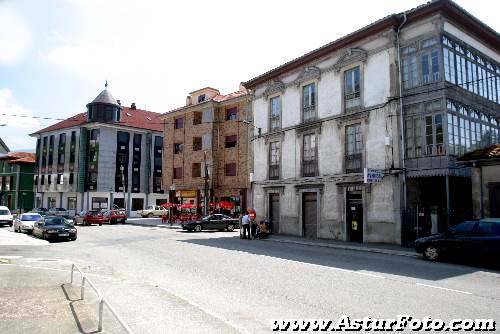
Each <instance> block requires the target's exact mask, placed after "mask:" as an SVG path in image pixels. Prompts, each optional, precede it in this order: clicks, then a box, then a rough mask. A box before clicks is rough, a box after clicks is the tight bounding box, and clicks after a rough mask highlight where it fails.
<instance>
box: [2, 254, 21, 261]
mask: <svg viewBox="0 0 500 334" xmlns="http://www.w3.org/2000/svg"><path fill="white" fill-rule="evenodd" d="M20 258H22V256H19V255H0V259H9V260H14V259H20Z"/></svg>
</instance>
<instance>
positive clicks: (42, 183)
mask: <svg viewBox="0 0 500 334" xmlns="http://www.w3.org/2000/svg"><path fill="white" fill-rule="evenodd" d="M40 184H41V185H42V186H43V185H44V184H45V175H42V179H41V180H40Z"/></svg>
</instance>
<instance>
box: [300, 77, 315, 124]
mask: <svg viewBox="0 0 500 334" xmlns="http://www.w3.org/2000/svg"><path fill="white" fill-rule="evenodd" d="M302 116H303V119H304V122H307V121H311V120H314V119H316V84H315V83H311V84H309V85H306V86H304V87H302Z"/></svg>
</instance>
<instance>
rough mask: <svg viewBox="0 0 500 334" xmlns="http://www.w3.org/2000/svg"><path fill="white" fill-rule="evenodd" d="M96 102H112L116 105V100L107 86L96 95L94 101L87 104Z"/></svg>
mask: <svg viewBox="0 0 500 334" xmlns="http://www.w3.org/2000/svg"><path fill="white" fill-rule="evenodd" d="M97 103H103V104H112V105H115V106H117V105H118V102H116V100H115V98H114V97H113V95H111V93H110V92H109V91H108V89H107V88H105V89H104V90H103V91H102V92H101V93H100V94H99V95H97V97H96V98H95V99H94V101H92V102H90V103H89V104H97Z"/></svg>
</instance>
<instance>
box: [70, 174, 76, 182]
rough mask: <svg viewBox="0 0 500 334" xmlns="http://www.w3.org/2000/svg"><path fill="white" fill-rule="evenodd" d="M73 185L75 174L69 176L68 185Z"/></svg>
mask: <svg viewBox="0 0 500 334" xmlns="http://www.w3.org/2000/svg"><path fill="white" fill-rule="evenodd" d="M73 183H75V174H74V173H70V174H69V184H73Z"/></svg>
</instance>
